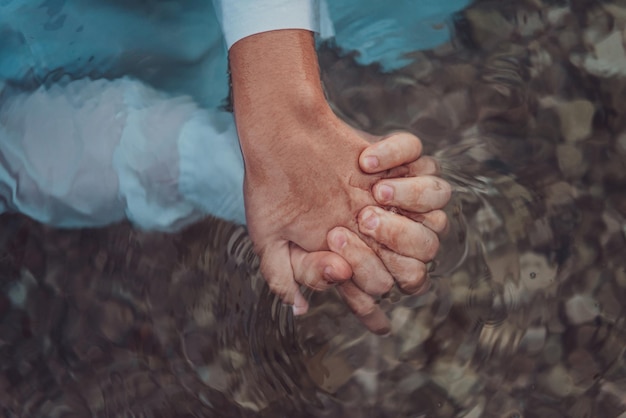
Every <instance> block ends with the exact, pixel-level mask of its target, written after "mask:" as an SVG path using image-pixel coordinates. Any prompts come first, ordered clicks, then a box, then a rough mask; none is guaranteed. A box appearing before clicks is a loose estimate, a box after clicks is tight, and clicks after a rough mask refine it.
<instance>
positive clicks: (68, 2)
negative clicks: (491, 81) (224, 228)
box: [0, 0, 470, 230]
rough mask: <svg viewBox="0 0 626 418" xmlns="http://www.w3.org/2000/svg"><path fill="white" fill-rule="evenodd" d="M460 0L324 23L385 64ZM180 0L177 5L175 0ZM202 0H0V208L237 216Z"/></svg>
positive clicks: (344, 9) (68, 223) (160, 220)
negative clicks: (181, 0) (182, 0)
mask: <svg viewBox="0 0 626 418" xmlns="http://www.w3.org/2000/svg"><path fill="white" fill-rule="evenodd" d="M469 2H470V0H438V1H437V0H422V1H415V0H413V1H411V0H395V1H389V2H380V1H375V0H367V1H366V0H349V1H340V0H335V1H331V2H329V3H328V5H327V6H326V5H323V6H324V7H323V9H324V10H325V11H326V16H325V17H323V19H324V21H323V22H322V29H323V30H322V33H321V36H322V37H333V38H334V42H335V43H336V45H337V46H338V47H339V48H341V49H343V50H346V51H357V52H358V54H357V60H358V61H359V62H361V63H362V64H370V63H372V62H379V63H381V64H382V68H383V69H384V70H387V71H391V70H394V69H397V68H400V67H402V66H404V65H406V64H407V63H408V62H409V61H408V59H407V58H406V56H405V55H406V53H408V52H412V51H415V50H420V49H428V48H432V47H435V46H437V45H439V44H441V43H443V42H445V41H447V40H448V39H449V36H450V32H449V31H450V25H447V24H445V22H447V21H448V19H449V17H450V15H451V14H452V13H454V12H456V11H458V10H460V9H462V8H463V7H465V6H467V4H468V3H469ZM183 5H184V6H183ZM227 93H228V82H227V50H226V47H225V45H224V40H223V37H222V33H221V30H220V26H219V23H218V21H217V18H216V15H215V12H214V9H213V5H212V2H211V1H209V0H186V1H184V2H180V1H178V0H37V1H34V0H0V213H2V212H5V211H19V212H22V213H25V214H26V215H28V216H31V217H32V218H34V219H37V220H39V221H42V222H46V223H49V224H53V225H56V226H61V227H86V226H100V225H106V224H109V223H111V222H116V221H120V220H123V219H129V220H131V221H132V222H133V223H134V224H135V225H137V226H138V227H141V228H145V229H156V230H175V229H178V228H180V227H182V226H184V225H186V224H189V223H191V222H194V221H196V220H197V219H200V218H201V217H203V216H206V215H207V214H212V215H214V216H218V217H221V218H224V219H228V220H231V221H235V222H240V223H244V222H245V212H244V204H243V195H242V184H243V171H244V169H243V162H242V159H241V155H240V151H239V146H238V140H237V135H236V129H235V127H234V120H233V117H232V115H231V114H229V113H227V112H224V111H222V110H221V105H222V104H223V103H224V98H225V97H226V96H227Z"/></svg>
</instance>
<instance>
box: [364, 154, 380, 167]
mask: <svg viewBox="0 0 626 418" xmlns="http://www.w3.org/2000/svg"><path fill="white" fill-rule="evenodd" d="M363 164H364V165H365V168H368V169H370V170H373V169H375V168H378V165H379V164H380V162H379V161H378V157H373V156H370V157H365V158H364V159H363Z"/></svg>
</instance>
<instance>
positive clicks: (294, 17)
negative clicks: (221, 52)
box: [213, 0, 320, 49]
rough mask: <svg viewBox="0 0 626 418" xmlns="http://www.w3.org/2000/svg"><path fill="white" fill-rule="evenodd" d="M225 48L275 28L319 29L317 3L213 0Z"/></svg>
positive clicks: (285, 0) (274, 0) (318, 6)
mask: <svg viewBox="0 0 626 418" xmlns="http://www.w3.org/2000/svg"><path fill="white" fill-rule="evenodd" d="M213 3H214V5H215V11H216V13H217V17H218V19H219V20H220V23H221V25H222V30H223V32H224V38H225V39H226V45H227V47H228V48H229V49H230V47H231V46H233V44H234V43H235V42H237V41H238V40H240V39H243V38H245V37H247V36H250V35H254V34H256V33H261V32H268V31H271V30H278V29H306V30H310V31H313V32H319V30H320V4H319V0H214V1H213Z"/></svg>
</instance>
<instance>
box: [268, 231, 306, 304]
mask: <svg viewBox="0 0 626 418" xmlns="http://www.w3.org/2000/svg"><path fill="white" fill-rule="evenodd" d="M259 253H260V259H261V265H260V268H261V274H263V277H264V278H265V281H266V282H267V284H268V286H269V287H270V289H271V290H272V292H273V293H274V294H276V295H277V296H278V297H279V298H280V299H281V300H282V301H283V303H285V304H287V305H290V306H291V307H292V308H293V313H294V315H302V314H305V313H306V312H307V310H308V309H309V304H308V303H307V301H306V300H305V299H304V296H303V295H302V293H301V292H300V289H299V288H298V284H297V283H296V281H295V279H294V275H293V269H292V267H291V258H290V254H289V243H288V242H287V241H281V242H277V243H271V244H269V245H266V246H265V248H263V249H262V250H261V251H259Z"/></svg>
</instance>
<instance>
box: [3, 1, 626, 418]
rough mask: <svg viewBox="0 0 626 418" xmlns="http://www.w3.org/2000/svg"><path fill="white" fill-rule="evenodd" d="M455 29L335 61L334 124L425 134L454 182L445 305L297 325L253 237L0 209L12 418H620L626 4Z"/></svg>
mask: <svg viewBox="0 0 626 418" xmlns="http://www.w3.org/2000/svg"><path fill="white" fill-rule="evenodd" d="M457 27H458V30H459V33H458V39H456V40H455V43H454V47H452V45H447V46H444V47H441V48H439V49H438V50H436V51H430V52H424V53H416V55H417V56H418V59H417V60H416V62H415V64H412V65H411V66H409V67H407V68H405V69H402V70H400V71H399V72H395V73H390V74H385V75H381V74H379V73H378V72H377V69H376V68H375V67H358V66H355V65H354V64H353V61H352V59H351V58H350V57H340V56H338V55H336V53H335V51H333V50H332V49H330V48H325V49H323V50H322V52H321V59H322V63H323V68H324V78H325V81H326V84H327V89H328V94H329V97H330V98H331V100H332V102H333V104H334V106H335V108H336V110H337V112H339V113H340V114H341V115H342V116H343V117H344V118H345V119H346V120H348V121H351V122H352V123H354V124H355V125H357V126H359V127H361V128H365V129H368V130H370V131H373V132H387V131H389V130H393V129H409V130H411V131H413V132H415V133H417V134H418V135H420V137H421V138H422V139H423V140H424V143H425V146H426V149H427V152H429V153H432V154H435V155H437V156H438V158H439V159H440V161H441V164H442V169H443V172H444V175H445V176H446V177H447V178H448V179H449V180H450V182H452V183H453V184H454V186H455V189H456V193H455V196H454V199H453V202H452V203H451V205H450V207H449V214H450V219H451V220H452V228H451V231H450V233H449V235H448V236H447V237H446V238H445V240H444V241H443V245H442V251H441V254H440V256H439V258H438V260H437V261H436V262H435V263H433V265H432V267H431V275H432V277H433V288H432V291H431V292H429V293H427V294H425V295H422V296H418V297H410V296H405V295H402V294H400V293H398V292H396V291H392V292H391V293H390V294H389V295H387V296H386V297H385V298H383V299H382V300H381V304H382V306H383V307H384V308H385V309H386V311H387V313H388V314H389V316H390V317H391V319H392V327H393V333H392V335H391V336H389V337H387V338H380V337H377V336H374V335H370V334H369V333H367V332H366V331H365V330H364V329H363V328H362V327H361V326H360V324H359V323H358V322H357V320H355V319H354V318H353V317H352V316H351V315H350V314H349V312H348V311H347V308H345V307H344V306H343V304H342V303H341V302H340V300H339V298H338V297H337V296H336V295H335V294H334V293H333V292H328V293H325V294H314V295H311V298H312V303H311V305H312V309H311V312H310V313H309V314H308V315H306V316H305V317H302V318H298V319H294V318H293V317H292V316H291V314H290V313H289V312H288V310H287V309H284V308H283V307H282V306H281V305H280V303H278V302H277V300H276V299H275V298H273V297H271V296H270V295H269V293H268V291H267V289H266V288H265V287H264V285H263V280H262V278H261V277H260V276H259V274H258V265H257V264H256V263H257V260H256V258H255V257H254V256H253V255H252V252H251V245H250V242H249V240H248V238H247V237H246V235H245V231H244V230H243V229H241V228H237V227H234V226H231V225H228V224H224V223H221V222H217V221H214V220H207V221H205V222H202V223H201V224H199V225H197V226H194V227H192V228H190V229H188V230H186V231H184V232H182V233H180V234H177V235H174V236H169V235H163V234H144V233H138V232H135V231H132V230H131V229H130V228H129V227H127V226H125V225H120V226H115V227H111V228H107V229H104V230H83V231H76V232H68V231H55V230H51V229H46V228H43V227H41V226H40V225H35V224H34V223H32V222H30V221H27V220H25V219H22V218H19V217H11V216H3V217H2V218H0V249H1V251H0V287H1V288H2V293H0V414H2V415H3V416H6V417H15V416H25V417H66V416H76V417H85V416H92V415H93V416H131V413H132V414H135V415H138V414H140V413H143V414H144V416H155V417H157V416H162V417H171V416H178V417H183V416H189V417H191V416H211V417H213V416H219V417H237V416H244V417H247V416H260V417H277V416H293V417H300V416H302V417H344V416H349V417H468V418H469V417H566V416H567V417H577V418H578V417H580V418H582V417H618V416H626V415H624V413H625V411H626V365H625V363H624V362H625V360H626V355H625V352H624V348H625V347H626V329H625V325H624V315H623V313H624V312H623V311H624V308H623V302H622V301H623V300H625V298H626V258H625V257H624V254H626V243H625V241H626V222H625V217H626V194H624V192H623V190H624V186H625V184H626V164H625V161H626V139H625V138H626V130H625V129H626V118H625V117H624V116H623V115H624V113H623V112H622V111H621V109H623V107H624V100H623V97H624V93H625V92H626V83H625V82H624V78H623V77H624V73H625V71H626V70H624V68H626V58H625V56H626V55H625V54H624V49H623V45H622V43H623V33H624V29H625V27H626V7H624V6H623V5H622V3H621V2H602V3H598V2H572V5H571V6H570V5H569V2H566V1H548V0H545V1H533V2H522V1H518V2H509V1H507V2H494V1H484V2H478V3H477V4H475V5H474V6H472V7H471V8H470V9H468V10H466V11H465V12H464V13H463V14H462V15H460V16H459V18H458V21H457ZM620 414H621V415H620Z"/></svg>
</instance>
